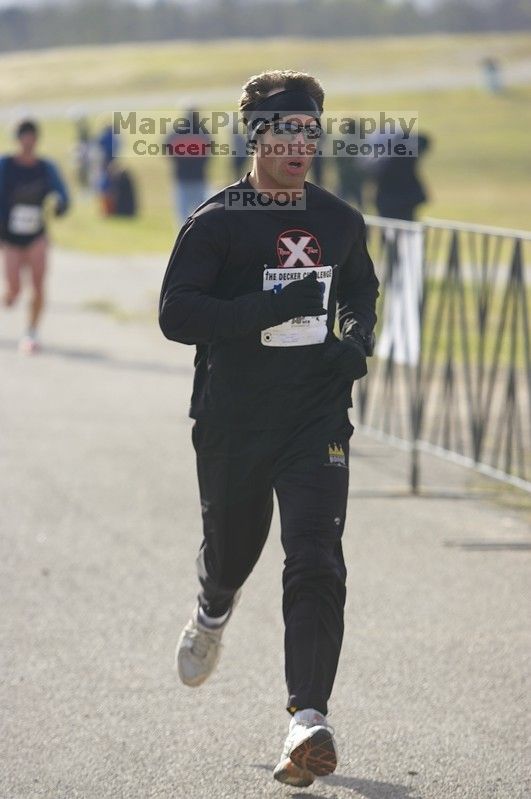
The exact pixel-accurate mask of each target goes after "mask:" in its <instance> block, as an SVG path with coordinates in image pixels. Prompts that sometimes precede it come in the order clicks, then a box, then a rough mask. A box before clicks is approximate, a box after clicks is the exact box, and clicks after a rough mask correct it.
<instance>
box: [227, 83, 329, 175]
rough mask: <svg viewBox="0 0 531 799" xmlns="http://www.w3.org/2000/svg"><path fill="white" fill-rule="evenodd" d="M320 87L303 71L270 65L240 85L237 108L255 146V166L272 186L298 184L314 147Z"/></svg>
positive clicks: (318, 114) (320, 102)
mask: <svg viewBox="0 0 531 799" xmlns="http://www.w3.org/2000/svg"><path fill="white" fill-rule="evenodd" d="M323 101H324V91H323V89H322V86H321V84H320V83H319V81H318V80H317V79H316V78H314V77H312V76H311V75H307V74H306V73H304V72H293V71H292V70H272V71H269V72H263V73H262V74H261V75H253V76H252V77H251V78H250V79H249V80H248V81H247V83H246V84H245V86H244V87H243V94H242V96H241V98H240V114H241V116H242V117H243V119H244V122H245V124H246V126H247V132H248V138H249V141H250V142H252V143H253V148H254V168H255V169H256V170H257V172H258V173H259V174H260V176H261V178H262V179H265V181H266V182H269V184H270V187H271V188H276V187H281V188H297V187H299V186H302V184H303V183H304V178H305V176H306V173H307V172H308V170H309V168H310V165H311V162H312V159H313V157H314V155H315V153H316V152H317V151H318V149H319V136H320V133H321V128H320V122H319V117H320V115H321V113H322V111H323Z"/></svg>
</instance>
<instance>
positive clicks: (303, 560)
mask: <svg viewBox="0 0 531 799" xmlns="http://www.w3.org/2000/svg"><path fill="white" fill-rule="evenodd" d="M323 99H324V93H323V90H322V88H321V86H320V84H319V83H318V82H317V80H315V79H314V78H313V77H311V76H309V75H305V74H301V73H294V72H290V71H282V72H281V71H275V72H267V73H263V74H262V75H259V76H255V77H253V78H251V79H250V80H249V82H248V83H247V84H246V85H245V87H244V92H243V95H242V98H241V100H240V111H241V113H242V115H243V117H244V119H245V120H246V123H247V129H248V133H249V138H250V140H252V141H254V142H255V143H257V150H256V153H255V154H254V160H253V167H252V170H251V172H250V173H249V174H247V175H246V176H245V177H244V178H243V179H242V180H240V181H238V182H237V183H235V184H233V186H231V187H229V188H228V189H226V190H224V191H222V192H220V193H219V194H216V195H215V196H213V197H212V198H210V199H209V200H208V201H207V202H205V203H204V204H203V205H202V206H200V207H199V208H198V209H197V210H196V211H195V212H194V213H193V214H192V215H191V217H189V218H188V219H187V221H186V223H185V225H184V227H183V228H182V230H181V232H180V234H179V236H178V238H177V241H176V244H175V247H174V249H173V252H172V255H171V258H170V262H169V265H168V269H167V272H166V276H165V278H164V282H163V285H162V292H161V301H160V317H159V318H160V326H161V328H162V331H163V332H164V334H165V335H166V336H167V338H169V339H172V340H174V341H179V342H181V343H184V344H195V345H196V348H197V353H196V359H195V380H194V389H193V395H192V404H191V411H190V415H191V416H192V417H193V418H194V419H195V420H196V421H195V424H194V426H193V430H192V440H193V444H194V447H195V450H196V454H197V471H198V478H199V488H200V494H201V507H202V515H203V532H204V537H203V542H202V544H201V547H200V550H199V555H198V558H197V567H198V575H199V580H200V585H201V590H200V593H199V595H198V602H197V605H196V607H195V609H194V612H193V615H192V618H191V620H190V621H189V623H188V624H187V625H186V627H185V628H184V630H183V632H182V635H181V638H180V640H179V643H178V645H177V652H176V665H177V668H178V671H179V675H180V677H181V680H182V681H183V682H184V683H185V684H186V685H189V686H197V685H200V684H201V683H202V682H204V680H205V679H206V678H207V677H208V676H209V675H210V674H211V672H212V671H213V669H214V667H215V665H216V663H217V661H218V658H219V654H220V647H221V636H222V633H223V630H224V628H225V626H226V624H227V621H228V619H229V618H230V615H231V612H232V609H233V608H234V605H235V602H236V601H237V599H238V598H239V594H240V588H241V586H242V585H243V583H244V582H245V580H246V579H247V577H248V576H249V574H250V573H251V571H252V569H253V567H254V565H255V564H256V562H257V560H258V557H259V555H260V552H261V550H262V547H263V546H264V543H265V541H266V538H267V535H268V532H269V526H270V522H271V514H272V510H273V492H275V493H276V495H277V499H278V503H279V508H280V518H281V527H282V544H283V547H284V551H285V555H286V558H285V562H284V572H283V589H284V593H283V615H284V622H285V674H286V682H287V688H288V702H287V709H288V711H289V713H290V714H291V715H292V719H291V721H290V728H289V733H288V737H287V739H286V742H285V746H284V751H283V753H282V756H281V759H280V762H279V764H278V765H277V767H276V768H275V771H274V776H275V778H276V779H277V780H279V781H280V782H284V783H287V784H289V785H296V786H306V785H310V784H311V783H312V782H313V780H314V778H315V776H319V775H325V774H329V773H330V772H332V771H333V770H334V769H335V767H336V762H337V752H336V747H335V743H334V738H333V731H332V730H331V728H330V727H329V726H328V724H327V719H326V714H327V703H328V699H329V697H330V694H331V691H332V686H333V682H334V678H335V674H336V668H337V664H338V659H339V653H340V649H341V643H342V638H343V609H344V603H345V581H346V569H345V563H344V560H343V554H342V548H341V537H342V533H343V527H344V523H345V514H346V505H347V491H348V476H349V471H348V467H349V439H350V436H351V434H352V431H353V427H352V425H351V424H350V421H349V418H348V411H347V409H348V407H349V406H351V404H352V402H351V391H352V384H353V381H354V380H356V379H359V378H361V377H363V375H365V374H366V371H367V367H366V356H367V355H369V354H371V352H372V344H373V342H372V339H373V336H372V330H373V328H374V324H375V321H376V316H375V301H376V297H377V295H378V290H377V289H378V281H377V279H376V277H375V274H374V269H373V264H372V262H371V259H370V257H369V255H368V253H367V248H366V242H365V224H364V221H363V218H362V216H361V215H360V213H359V212H357V211H355V210H353V209H352V208H351V207H350V206H349V205H347V204H346V203H344V202H343V201H341V200H339V199H338V198H336V197H335V196H333V195H332V194H330V193H328V192H327V191H324V190H323V189H321V188H318V187H317V186H314V185H312V184H310V183H307V182H305V180H304V178H305V175H306V173H307V171H308V169H309V167H310V164H311V160H312V154H313V153H314V152H315V149H316V145H317V146H318V138H317V136H318V133H319V125H318V120H319V117H320V115H321V113H322V106H323ZM279 145H280V146H279ZM271 152H273V153H277V154H271ZM300 189H304V190H305V192H306V209H305V210H278V206H277V207H276V208H275V210H259V211H258V210H251V211H246V210H245V209H241V210H232V208H231V205H230V204H227V205H226V200H227V198H230V197H234V194H232V195H230V193H229V192H230V191H232V192H238V191H240V192H243V193H246V194H247V196H248V197H249V196H250V195H252V193H253V191H254V192H255V194H256V193H257V192H258V193H260V194H256V196H257V197H259V199H261V200H264V201H265V200H267V199H268V198H270V197H272V196H274V194H275V192H281V191H285V190H288V191H290V192H293V191H296V190H300ZM277 196H278V197H279V196H280V195H277ZM264 204H265V202H264ZM336 304H337V306H338V321H339V330H340V338H339V339H338V338H337V337H336V336H335V335H334V333H333V327H334V322H335V319H336ZM323 306H324V307H323Z"/></svg>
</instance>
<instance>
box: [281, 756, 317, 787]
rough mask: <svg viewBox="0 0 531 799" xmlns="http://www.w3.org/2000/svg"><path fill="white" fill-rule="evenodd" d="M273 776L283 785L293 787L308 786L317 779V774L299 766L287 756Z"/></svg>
mask: <svg viewBox="0 0 531 799" xmlns="http://www.w3.org/2000/svg"><path fill="white" fill-rule="evenodd" d="M273 777H274V778H275V779H276V780H277V782H281V783H282V784H283V785H291V786H292V787H293V788H308V786H309V785H311V784H312V783H313V781H314V780H315V776H314V775H313V774H312V773H311V772H310V771H307V770H306V769H303V768H299V767H298V766H296V765H295V763H293V761H292V760H291V759H290V758H289V757H287V758H286V759H285V760H281V761H280V763H279V764H278V766H277V767H276V768H275V770H274V772H273Z"/></svg>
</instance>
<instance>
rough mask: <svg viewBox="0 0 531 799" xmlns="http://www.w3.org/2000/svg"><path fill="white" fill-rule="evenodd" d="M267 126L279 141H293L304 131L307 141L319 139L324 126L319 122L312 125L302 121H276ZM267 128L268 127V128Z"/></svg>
mask: <svg viewBox="0 0 531 799" xmlns="http://www.w3.org/2000/svg"><path fill="white" fill-rule="evenodd" d="M267 128H269V130H271V131H272V132H273V134H274V136H275V137H277V138H278V140H279V141H293V140H294V139H295V137H296V136H298V135H299V133H302V135H303V137H304V140H305V141H312V140H313V139H319V138H320V137H321V136H322V133H323V131H322V128H321V126H320V124H319V123H318V122H314V123H312V124H311V125H308V123H306V124H303V123H302V122H274V123H273V124H271V123H270V124H268V125H267ZM267 128H266V129H267Z"/></svg>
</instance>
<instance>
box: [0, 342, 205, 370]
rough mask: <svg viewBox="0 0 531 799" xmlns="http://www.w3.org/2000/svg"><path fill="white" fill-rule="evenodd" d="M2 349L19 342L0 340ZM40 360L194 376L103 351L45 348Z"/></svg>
mask: <svg viewBox="0 0 531 799" xmlns="http://www.w3.org/2000/svg"><path fill="white" fill-rule="evenodd" d="M0 349H3V350H14V351H16V349H17V342H16V341H10V340H8V339H1V340H0ZM33 357H38V358H39V359H42V358H63V359H65V360H75V361H85V362H88V363H99V364H101V365H102V366H108V367H110V368H112V369H125V370H128V371H135V372H156V373H157V374H170V375H178V374H181V375H186V376H188V375H192V371H193V370H192V367H182V366H177V365H175V366H173V365H171V364H165V363H157V362H156V361H134V360H127V359H123V358H115V357H113V356H112V355H108V354H107V353H105V352H102V351H101V350H78V349H69V348H67V347H54V346H48V345H46V347H44V349H43V351H42V352H41V353H39V355H38V356H33Z"/></svg>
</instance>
